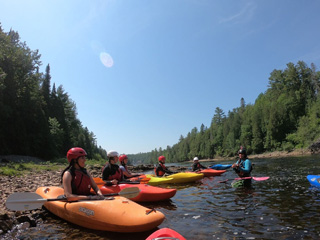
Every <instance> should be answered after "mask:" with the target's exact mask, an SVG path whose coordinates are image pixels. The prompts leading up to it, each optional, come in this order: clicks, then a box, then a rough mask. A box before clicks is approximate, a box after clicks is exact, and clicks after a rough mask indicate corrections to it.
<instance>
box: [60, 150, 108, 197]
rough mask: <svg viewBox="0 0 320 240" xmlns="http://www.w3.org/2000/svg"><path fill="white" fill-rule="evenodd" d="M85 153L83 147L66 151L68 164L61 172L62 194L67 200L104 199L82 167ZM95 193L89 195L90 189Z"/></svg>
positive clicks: (84, 161)
mask: <svg viewBox="0 0 320 240" xmlns="http://www.w3.org/2000/svg"><path fill="white" fill-rule="evenodd" d="M86 156H87V153H86V151H85V150H84V149H83V148H79V147H74V148H71V149H70V150H69V151H68V152H67V159H68V162H69V166H68V167H67V168H66V169H64V170H63V172H62V174H61V182H62V184H63V189H64V195H65V196H66V197H67V198H68V200H69V201H73V200H82V199H104V196H103V195H102V193H101V191H100V189H99V188H98V186H97V184H96V183H95V182H94V180H93V178H92V177H91V175H90V174H89V173H88V172H87V170H86V169H85V168H84V167H85V163H86ZM91 188H92V189H93V190H94V191H95V192H96V194H97V195H91V193H90V189H91Z"/></svg>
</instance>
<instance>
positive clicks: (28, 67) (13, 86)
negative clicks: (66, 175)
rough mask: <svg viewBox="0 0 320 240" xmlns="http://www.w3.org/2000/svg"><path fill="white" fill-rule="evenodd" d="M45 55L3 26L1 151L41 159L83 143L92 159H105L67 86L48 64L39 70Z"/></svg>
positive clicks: (0, 50)
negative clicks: (53, 77)
mask: <svg viewBox="0 0 320 240" xmlns="http://www.w3.org/2000/svg"><path fill="white" fill-rule="evenodd" d="M40 57H41V55H40V54H39V52H38V50H35V51H32V50H31V49H30V48H29V47H28V46H27V45H26V43H25V42H21V41H20V37H19V34H18V32H15V31H13V30H10V31H9V32H7V33H6V32H4V31H3V29H2V27H1V25H0V110H1V114H0V123H1V125H0V155H11V154H14V155H28V156H36V157H40V158H43V159H48V160H50V159H54V158H60V157H65V156H66V153H67V151H68V149H70V148H71V147H74V146H79V147H83V148H84V149H85V150H86V151H87V153H88V157H89V158H94V159H101V158H106V151H105V150H104V149H102V148H101V147H98V146H97V142H96V137H95V135H94V133H93V132H90V131H89V130H88V128H87V127H84V126H82V123H81V121H80V120H79V119H78V118H77V108H76V104H75V103H74V102H73V101H72V99H71V98H70V96H69V95H68V93H67V92H65V90H64V89H63V86H62V85H60V86H58V87H56V86H55V84H53V86H51V76H50V65H47V66H46V69H45V73H41V72H39V68H40V66H41V61H40Z"/></svg>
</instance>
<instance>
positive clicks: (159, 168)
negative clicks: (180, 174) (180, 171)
mask: <svg viewBox="0 0 320 240" xmlns="http://www.w3.org/2000/svg"><path fill="white" fill-rule="evenodd" d="M158 160H159V164H158V166H157V168H156V169H155V173H156V175H157V176H158V177H162V176H164V175H165V174H168V175H170V174H173V173H174V172H172V171H170V170H169V169H168V168H167V167H166V166H165V165H164V164H165V163H166V158H165V157H164V156H160V157H159V158H158Z"/></svg>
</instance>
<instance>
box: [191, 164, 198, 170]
mask: <svg viewBox="0 0 320 240" xmlns="http://www.w3.org/2000/svg"><path fill="white" fill-rule="evenodd" d="M192 171H193V172H195V171H197V165H196V164H192Z"/></svg>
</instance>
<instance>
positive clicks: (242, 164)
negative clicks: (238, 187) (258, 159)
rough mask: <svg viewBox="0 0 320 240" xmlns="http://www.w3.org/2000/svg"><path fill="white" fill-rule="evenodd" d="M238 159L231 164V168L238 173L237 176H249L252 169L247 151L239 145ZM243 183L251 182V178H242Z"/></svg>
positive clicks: (248, 183)
mask: <svg viewBox="0 0 320 240" xmlns="http://www.w3.org/2000/svg"><path fill="white" fill-rule="evenodd" d="M238 154H239V160H238V161H237V162H236V163H234V164H233V165H232V168H233V170H234V171H235V172H236V173H237V174H238V176H239V177H241V178H244V177H250V176H251V171H252V165H251V161H250V160H249V159H248V156H247V151H246V149H245V148H243V147H242V146H241V148H240V150H239V151H238ZM244 184H245V185H250V184H251V178H250V179H246V180H244Z"/></svg>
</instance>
